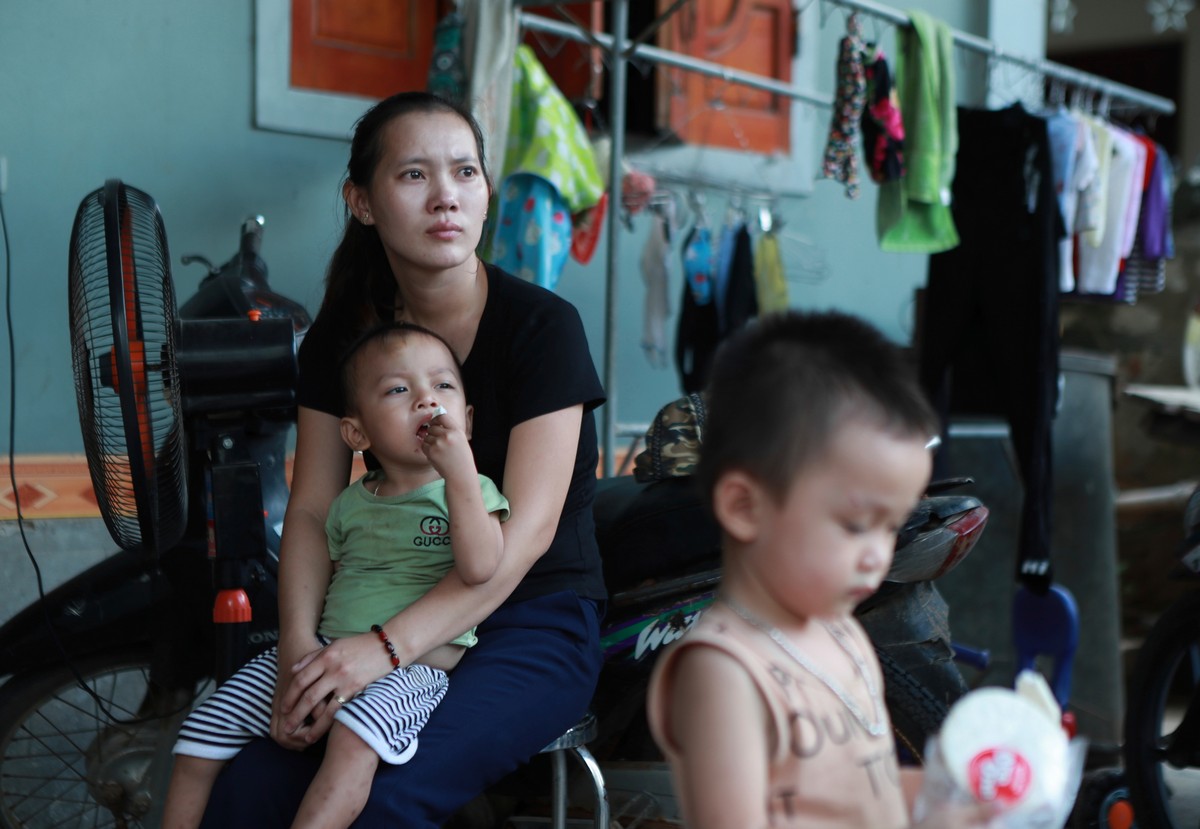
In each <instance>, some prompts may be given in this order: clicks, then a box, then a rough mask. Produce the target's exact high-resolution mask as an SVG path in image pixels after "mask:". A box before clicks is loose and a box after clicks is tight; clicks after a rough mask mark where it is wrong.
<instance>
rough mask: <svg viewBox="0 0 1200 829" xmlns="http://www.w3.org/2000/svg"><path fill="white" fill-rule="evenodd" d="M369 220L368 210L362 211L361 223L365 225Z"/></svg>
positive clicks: (369, 213) (369, 212)
mask: <svg viewBox="0 0 1200 829" xmlns="http://www.w3.org/2000/svg"><path fill="white" fill-rule="evenodd" d="M369 218H371V211H370V210H364V211H363V214H362V223H363V224H366V223H367V219H369Z"/></svg>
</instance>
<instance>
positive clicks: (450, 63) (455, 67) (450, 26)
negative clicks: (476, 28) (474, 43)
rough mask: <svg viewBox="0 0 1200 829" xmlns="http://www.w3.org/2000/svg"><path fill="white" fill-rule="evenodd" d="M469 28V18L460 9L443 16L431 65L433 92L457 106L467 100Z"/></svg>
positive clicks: (429, 82) (431, 87) (435, 39)
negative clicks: (466, 33)
mask: <svg viewBox="0 0 1200 829" xmlns="http://www.w3.org/2000/svg"><path fill="white" fill-rule="evenodd" d="M465 25H466V18H464V17H463V14H462V12H460V11H458V10H457V9H455V10H453V11H451V12H450V13H449V14H446V15H443V16H442V18H441V19H440V20H439V21H438V23H437V27H436V28H434V30H433V57H432V58H431V59H430V61H429V80H428V83H427V87H428V89H429V91H430V92H433V93H435V94H437V95H441V96H442V97H443V98H445V99H447V100H450V101H456V102H461V101H462V100H463V99H464V98H465V97H466V87H467V69H466V62H465V59H464V57H463V27H464V26H465Z"/></svg>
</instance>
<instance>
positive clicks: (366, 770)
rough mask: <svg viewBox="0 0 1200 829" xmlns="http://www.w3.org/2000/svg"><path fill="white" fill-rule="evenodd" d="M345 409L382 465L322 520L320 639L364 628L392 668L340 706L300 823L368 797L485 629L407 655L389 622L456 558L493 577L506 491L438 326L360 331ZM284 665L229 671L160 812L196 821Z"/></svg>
mask: <svg viewBox="0 0 1200 829" xmlns="http://www.w3.org/2000/svg"><path fill="white" fill-rule="evenodd" d="M342 376H343V386H344V388H345V392H344V393H345V399H346V411H347V415H346V417H344V418H343V419H342V437H343V439H344V440H345V441H346V443H347V445H349V446H350V448H351V449H354V450H356V451H366V450H370V452H371V454H372V455H373V456H374V458H375V459H376V460H377V461H378V462H379V466H380V468H379V469H378V470H376V471H373V472H369V473H367V474H366V475H365V476H363V478H362V479H360V480H359V481H357V482H356V483H354V484H351V485H350V487H348V488H347V489H346V491H345V492H343V493H342V495H341V496H340V497H339V498H338V499H337V500H336V501H334V503H333V504H332V506H331V507H330V510H329V516H328V519H327V521H326V531H327V535H328V540H329V555H330V559H331V562H332V564H331V574H332V578H331V580H330V582H329V584H328V588H327V590H326V594H325V609H324V612H323V614H322V617H321V627H320V630H319V631H314V634H315V635H319V639H318V644H320V643H323V642H326V641H328V640H331V639H337V638H343V637H348V636H356V635H365V636H367V637H371V638H374V639H377V640H378V642H377V648H378V652H379V658H380V659H381V660H382V659H390V660H391V663H392V666H393V668H394V670H392V672H391V673H389V674H387V675H386V676H384V677H383V678H382V679H380V680H378V681H376V682H374V683H372V684H371V685H368V686H367V687H366V688H365V689H364V690H363V691H362V693H361V694H359V695H357V696H352V697H351V698H350V699H347V698H346V697H345V696H342V695H339V694H337V693H336V692H335V693H334V694H332V695H331V697H330V698H329V699H328V700H327V701H326V703H325V704H326V705H334V706H337V707H338V710H337V712H336V713H335V714H334V719H335V725H334V727H333V728H332V729H331V730H330V732H329V740H328V743H327V746H326V749H325V757H324V760H323V761H322V764H321V769H320V771H319V772H318V774H317V777H316V778H315V779H314V780H313V782H312V785H310V786H309V788H308V792H307V794H306V795H305V797H304V800H303V802H302V803H301V806H300V812H299V814H298V815H297V818H296V822H295V824H294V825H296V826H304V827H316V826H320V827H346V826H349V825H350V823H351V822H352V821H353V820H354V818H355V816H356V815H358V813H359V812H360V811H361V809H362V806H363V804H364V803H365V802H366V798H367V794H368V792H369V790H370V786H371V780H372V779H373V777H374V774H375V768H376V765H377V764H378V762H379V760H381V759H382V760H384V761H385V762H388V763H393V764H400V763H405V762H407V761H408V760H409V759H410V758H411V757H412V756H413V754H414V753H415V752H416V750H417V732H419V731H420V729H421V727H422V726H423V725H424V724H425V722H426V720H428V718H429V714H430V712H431V711H432V710H433V708H434V707H435V706H436V705H437V704H438V702H439V701H440V700H441V698H442V696H444V695H445V693H446V686H447V679H446V672H448V671H450V670H452V669H453V668H454V666H455V665H457V664H458V660H459V659H460V658H461V657H462V654H463V652H464V650H465V649H466V648H467V647H470V646H471V645H473V644H474V643H475V635H474V630H468V631H466V632H465V633H464V634H462V635H461V636H459V637H458V638H457V639H455V640H454V641H453V642H450V643H448V644H445V645H442V646H440V647H437V648H435V649H434V650H432V651H430V652H429V653H427V654H425V655H424V656H423V657H422V658H421V659H419V660H418V661H417V663H414V664H413V665H410V666H407V667H400V666H399V659H398V658H397V657H396V655H395V651H394V649H393V647H392V644H391V642H390V641H388V639H387V636H386V634H384V633H383V632H382V628H381V627H380V625H382V623H384V622H386V621H387V620H388V619H390V618H392V617H393V616H394V615H395V614H397V613H398V612H400V611H401V610H402V609H403V608H405V607H407V606H408V605H409V604H411V603H412V602H413V601H415V600H416V599H417V598H418V597H419V596H421V595H422V594H423V593H424V592H425V591H426V590H428V589H429V588H431V587H432V586H433V585H434V584H436V583H437V582H438V581H439V580H440V579H441V578H442V576H444V575H445V574H446V572H447V571H448V570H449V569H450V568H451V567H453V568H455V569H456V570H457V572H458V575H459V577H460V578H461V579H462V580H463V581H464V582H466V583H468V584H481V583H483V582H486V581H487V580H488V579H490V578H491V577H492V575H493V574H494V573H495V571H496V568H497V566H498V565H499V563H500V556H501V553H502V551H503V541H502V538H501V532H500V521H501V520H502V519H503V518H505V517H507V514H508V503H507V501H506V500H505V499H504V496H502V495H501V494H500V492H499V490H497V488H496V486H495V484H493V483H492V482H491V480H489V479H488V478H486V477H484V476H482V475H479V474H478V473H477V472H476V468H475V460H474V457H473V456H472V454H471V448H470V446H469V445H468V442H467V441H468V439H469V437H470V434H471V417H472V411H471V408H470V407H469V406H467V404H466V396H465V393H464V390H463V385H462V376H461V372H460V367H459V365H458V361H457V360H456V359H455V356H454V354H453V352H452V351H451V350H450V347H449V346H448V345H446V343H445V342H444V341H443V340H442V339H441V338H440V337H438V336H437V335H436V334H433V333H432V332H430V331H427V330H425V329H423V328H419V327H417V326H414V325H409V324H406V323H394V324H389V325H384V326H382V327H380V328H377V329H374V330H373V331H371V332H369V333H368V334H366V335H364V336H363V338H362V339H360V340H359V341H358V343H357V344H356V345H355V346H354V347H352V348H351V349H350V351H349V353H348V354H347V356H346V358H345V360H344V363H343V369H342ZM277 677H278V665H277V658H276V652H275V650H274V649H271V650H270V651H268V652H266V653H264V654H263V655H262V656H260V657H258V658H256V659H254V660H252V661H251V662H250V663H248V664H247V665H246V666H245V667H243V668H242V669H241V670H240V671H238V673H237V674H235V675H234V676H233V677H231V678H230V679H229V680H228V681H227V682H226V683H224V684H223V685H222V686H221V687H220V688H219V689H218V690H217V692H216V693H215V694H214V695H213V696H212V697H210V698H209V700H208V701H206V702H205V703H204V704H203V705H202V706H200V707H199V708H197V709H196V711H194V712H193V713H192V714H191V715H190V716H189V717H188V719H187V721H186V722H185V723H184V724H183V727H182V729H181V731H180V739H179V742H178V743H177V745H176V746H175V753H176V755H177V756H176V759H175V769H174V772H173V775H172V779H171V788H170V792H169V793H168V797H167V806H166V814H165V817H164V823H163V825H164V826H165V827H167V829H179V828H180V827H192V826H196V825H198V824H199V822H200V818H201V816H202V815H203V813H204V807H205V804H206V802H207V800H208V795H209V792H210V791H211V789H212V785H213V781H214V779H215V778H216V775H217V773H218V772H219V771H220V769H221V767H222V766H223V765H224V762H225V761H226V760H228V759H229V758H231V757H233V756H234V755H235V754H237V752H238V751H239V750H240V749H241V747H242V746H243V745H245V744H246V743H247V742H249V741H250V739H252V738H254V737H264V736H270V722H271V704H272V695H273V694H274V690H275V684H276V681H277Z"/></svg>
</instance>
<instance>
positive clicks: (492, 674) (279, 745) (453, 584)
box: [204, 92, 604, 829]
mask: <svg viewBox="0 0 1200 829" xmlns="http://www.w3.org/2000/svg"><path fill="white" fill-rule="evenodd" d="M483 159H484V155H483V139H482V135H481V133H480V130H479V127H478V125H477V124H476V123H475V121H474V120H473V119H472V118H471V116H470V115H469V114H468V113H466V112H463V111H462V110H461V109H459V108H457V107H456V106H454V105H452V104H450V103H448V102H447V101H445V100H443V99H441V98H438V97H436V96H433V95H430V94H428V93H423V92H408V93H400V94H398V95H395V96H392V97H391V98H388V99H386V100H384V101H381V102H380V103H379V104H377V105H376V106H375V107H373V108H372V109H371V110H370V111H368V112H367V113H366V114H365V115H364V116H363V117H362V119H360V121H359V122H358V124H357V126H356V129H355V133H354V138H353V141H352V143H351V147H350V163H349V167H348V177H347V180H346V182H345V185H344V187H343V196H344V198H345V201H346V206H347V209H348V212H349V215H348V217H347V226H346V230H345V234H344V236H343V238H342V241H341V243H340V245H339V246H338V249H337V250H336V251H335V253H334V256H333V259H332V261H331V263H330V267H329V273H328V277H327V286H326V293H325V298H324V301H323V303H322V306H321V310H320V313H319V314H318V316H317V319H316V321H315V322H314V323H313V325H312V327H311V329H310V330H309V332H308V334H307V335H306V337H305V340H304V343H303V345H302V347H301V349H300V384H299V390H298V401H299V404H300V407H299V415H298V423H297V428H298V431H297V442H296V453H295V466H294V470H293V479H292V494H291V499H290V501H289V504H288V509H287V515H286V517H285V519H284V531H283V542H282V549H281V553H280V600H279V610H280V638H279V665H280V682H279V686H278V688H277V689H276V694H275V714H274V716H273V718H272V727H271V733H272V736H273V738H274V740H273V741H267V740H262V741H259V742H257V743H254V744H252V745H251V746H249V747H247V749H246V750H244V751H243V752H242V753H241V754H240V755H239V756H238V757H237V759H236V761H235V762H234V763H232V764H230V766H229V767H227V769H226V771H225V772H224V773H223V774H222V777H221V779H220V780H219V781H218V783H217V787H216V789H215V790H214V792H213V796H212V799H211V801H210V803H209V808H208V811H207V813H206V815H205V823H204V825H205V826H209V827H219V828H220V829H229V827H231V826H255V827H260V826H261V827H267V826H288V825H290V823H291V820H292V817H293V815H294V814H295V810H296V806H297V805H298V803H299V802H300V798H301V797H302V796H303V793H304V789H305V787H306V786H307V784H308V782H309V780H310V779H311V776H312V774H313V773H315V771H316V768H317V765H318V763H319V757H314V756H313V754H314V752H305V751H303V750H304V749H306V748H308V747H309V746H311V745H313V744H314V743H316V742H317V741H319V740H320V739H321V738H322V737H323V736H324V735H325V733H326V732H327V731H328V729H329V726H330V723H331V722H332V719H333V715H334V713H335V711H336V709H337V706H338V703H337V698H338V697H342V698H349V697H350V696H352V695H353V694H355V693H357V692H359V691H360V690H362V689H363V688H364V687H365V686H366V685H367V684H369V683H370V682H372V681H374V680H376V679H378V678H379V677H381V676H382V675H384V674H385V673H386V672H387V671H389V670H391V668H392V660H391V653H390V651H391V650H393V649H394V651H395V654H396V655H397V656H398V657H399V664H401V665H407V664H408V663H409V662H411V661H412V659H413V658H415V657H416V656H417V655H419V654H421V653H424V652H425V651H428V650H429V649H430V648H431V647H432V646H433V645H435V644H437V643H440V642H446V641H449V640H451V639H453V638H454V637H455V636H456V635H458V634H460V633H461V632H463V631H464V630H466V629H467V628H469V627H471V626H473V625H478V636H479V644H478V645H477V646H476V647H474V648H472V649H471V650H470V652H468V653H467V655H466V656H464V658H463V660H462V662H461V663H460V665H459V666H458V668H457V669H456V671H455V674H454V681H453V682H452V683H451V684H450V689H449V691H448V693H447V694H446V697H445V699H444V700H443V701H442V703H441V705H440V706H439V707H438V708H437V709H436V711H435V713H434V715H433V716H432V717H431V719H430V720H429V723H428V724H427V725H426V727H425V729H424V730H423V731H422V732H421V735H420V739H419V746H418V748H417V752H416V755H415V757H414V758H413V759H412V761H410V762H409V763H407V764H405V765H402V766H394V767H389V768H381V769H380V770H379V772H378V773H377V774H376V776H375V780H374V783H373V785H372V791H371V797H370V800H369V801H368V803H367V806H366V808H365V809H364V810H363V812H362V814H361V815H360V817H359V819H358V821H357V822H356V824H355V825H361V826H384V825H386V826H405V827H416V826H429V827H434V826H440V825H441V824H442V822H443V821H444V820H445V819H446V818H447V817H448V816H449V815H451V814H452V813H453V812H454V810H455V809H457V807H458V806H460V805H461V804H462V803H465V802H466V801H467V800H469V799H470V798H471V797H473V796H474V795H475V794H477V793H479V792H480V791H482V790H483V789H484V788H486V786H488V785H489V784H490V783H492V782H494V781H496V780H498V779H499V778H500V777H502V776H503V775H504V774H506V773H508V772H509V771H511V770H512V769H514V768H515V767H516V766H518V765H519V764H520V763H522V762H524V761H525V760H527V759H528V758H529V757H531V756H532V755H533V754H536V753H537V752H538V751H539V750H540V749H541V748H542V747H543V746H545V745H546V744H547V743H549V742H550V741H551V740H553V739H554V738H556V737H558V736H559V735H560V734H561V733H562V732H564V731H565V730H566V729H567V728H568V727H570V726H571V725H572V724H573V723H574V722H575V721H576V720H577V719H578V718H579V717H580V716H581V715H582V713H583V712H584V710H585V709H586V707H587V704H588V701H589V699H590V697H591V693H592V691H593V690H594V688H595V683H596V678H597V675H598V673H599V667H600V654H599V644H598V643H599V630H598V629H599V616H600V605H601V603H602V602H603V600H604V587H603V580H602V578H601V575H600V564H599V554H598V551H597V549H596V546H595V540H594V528H593V524H592V514H591V508H592V497H593V492H594V487H595V470H596V462H597V448H596V431H595V424H594V420H593V416H592V410H593V409H594V408H595V407H596V406H598V405H600V403H602V402H603V390H602V388H601V386H600V382H599V379H598V378H597V376H596V371H595V367H594V366H593V365H592V362H591V357H590V354H589V351H588V348H587V342H586V339H585V337H584V333H583V327H582V324H581V322H580V320H579V315H578V313H577V312H576V311H575V309H574V308H573V307H572V306H571V305H569V304H568V303H566V302H564V301H563V300H561V299H559V298H558V297H556V296H555V295H554V294H552V293H550V292H548V291H545V290H543V289H541V288H537V287H536V286H533V285H529V284H527V283H525V282H522V281H520V280H518V279H516V278H515V277H512V276H510V275H508V274H505V273H503V272H501V271H499V270H497V269H495V268H493V267H490V266H488V265H486V264H485V263H483V262H481V261H480V260H479V259H478V257H477V256H476V255H475V248H476V245H477V244H478V242H479V238H480V234H481V231H482V227H483V223H484V220H485V219H486V217H487V205H488V201H489V198H490V196H491V183H490V181H489V179H488V176H487V171H486V169H485V168H484V162H483ZM388 319H396V320H404V321H408V322H413V323H416V324H418V325H422V326H424V327H426V328H429V329H432V330H433V331H436V332H437V333H438V334H440V335H442V336H443V337H444V338H445V339H446V340H447V341H448V342H449V343H450V345H451V346H452V347H453V348H454V350H455V351H456V353H457V354H458V355H459V356H460V357H461V358H462V359H463V380H464V384H465V386H466V388H467V390H468V394H469V396H470V402H471V403H472V405H473V406H474V407H475V423H474V433H473V438H472V447H473V449H474V452H475V456H476V461H477V465H478V467H479V471H480V472H481V473H482V474H485V475H488V476H489V477H491V478H492V479H493V480H495V481H498V482H500V483H501V490H502V491H503V492H504V494H505V495H506V496H507V497H508V499H509V502H510V505H511V517H510V519H509V521H508V522H507V523H506V524H505V525H504V555H503V559H502V564H501V569H500V571H499V572H498V573H497V575H496V576H495V577H494V578H492V579H491V580H490V581H489V582H488V583H487V585H485V586H469V585H466V584H465V583H463V582H462V581H461V580H460V579H459V578H458V577H457V576H455V575H453V574H451V575H448V576H447V577H446V578H445V579H443V580H442V581H441V582H440V583H439V584H438V585H437V586H436V587H435V588H434V589H433V590H431V591H430V592H429V593H428V594H426V595H425V596H424V597H422V598H421V599H420V600H418V601H417V602H416V603H414V604H413V605H411V606H410V607H409V608H407V609H406V610H404V611H403V612H401V613H400V614H398V615H397V616H395V617H393V618H392V619H387V620H380V625H381V626H382V627H383V635H382V636H377V635H376V634H373V633H372V634H364V635H361V636H355V637H351V638H348V639H340V640H338V641H336V642H334V643H332V644H331V645H329V646H328V647H325V648H323V649H316V647H317V646H316V644H315V631H316V627H317V622H318V621H319V618H320V613H321V604H322V597H323V595H324V591H325V586H326V584H327V583H328V581H329V577H330V572H331V566H330V561H329V555H328V553H327V550H326V545H325V532H324V521H325V515H326V512H327V509H328V507H329V504H330V503H331V502H332V500H333V498H334V497H335V496H336V495H337V494H338V493H339V492H340V491H341V490H342V489H343V488H344V487H345V486H346V484H347V483H348V481H349V476H350V466H351V455H350V453H349V452H348V451H347V449H346V446H345V443H343V441H342V439H341V437H340V433H339V428H338V421H339V417H340V415H341V412H342V401H341V391H340V389H339V388H338V384H337V380H336V378H337V363H338V358H339V355H340V354H341V352H342V351H343V349H344V348H345V346H346V345H348V344H349V343H350V342H352V341H353V340H354V339H355V337H356V336H357V335H358V333H360V332H361V331H363V330H365V329H366V328H368V327H370V326H371V325H373V324H375V323H377V322H379V321H383V320H388ZM384 637H386V638H384ZM381 639H382V640H383V641H381ZM292 665H294V666H295V669H294V671H293V672H292V673H291V676H290V680H289V678H288V666H292ZM287 749H291V750H290V751H289V750H287Z"/></svg>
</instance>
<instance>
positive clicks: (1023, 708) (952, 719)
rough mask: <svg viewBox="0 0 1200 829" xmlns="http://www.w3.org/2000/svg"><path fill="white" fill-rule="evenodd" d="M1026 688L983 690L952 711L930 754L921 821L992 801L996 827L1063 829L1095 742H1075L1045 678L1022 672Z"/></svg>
mask: <svg viewBox="0 0 1200 829" xmlns="http://www.w3.org/2000/svg"><path fill="white" fill-rule="evenodd" d="M1017 685H1018V690H1015V691H1014V690H1011V689H1008V688H980V689H978V690H975V691H971V692H970V693H968V694H966V695H965V696H963V697H962V698H961V699H960V700H959V701H958V702H956V703H955V704H954V706H953V707H952V708H951V709H950V713H949V715H947V717H946V720H945V722H944V723H943V724H942V728H941V730H940V731H939V732H938V733H937V734H935V735H934V736H932V737H930V739H929V744H928V746H927V748H926V752H925V779H924V783H923V786H922V789H921V792H920V795H919V796H918V798H917V803H916V807H915V810H914V817H915V819H916V820H917V821H918V822H919V821H920V820H922V819H923V818H925V817H926V816H927V815H929V814H931V813H932V812H934V811H937V810H939V809H941V808H943V807H945V806H949V805H953V804H964V803H970V802H971V801H972V800H974V801H978V802H985V803H992V804H994V805H995V807H996V809H997V815H996V817H995V818H994V819H993V820H992V821H991V823H990V824H989V825H990V826H991V827H994V829H1060V827H1062V826H1063V825H1064V824H1065V823H1066V820H1067V817H1068V816H1069V815H1070V813H1071V808H1072V806H1073V805H1074V803H1075V795H1076V793H1077V792H1078V791H1079V782H1080V779H1081V778H1082V776H1083V766H1084V761H1085V760H1086V755H1087V740H1085V739H1084V738H1082V737H1076V738H1073V739H1072V738H1070V737H1068V736H1067V733H1066V731H1065V730H1063V728H1062V723H1061V712H1060V711H1059V709H1058V705H1057V703H1056V702H1055V701H1054V697H1053V695H1051V693H1050V690H1049V687H1048V686H1046V682H1045V679H1043V678H1042V676H1041V675H1040V674H1036V673H1034V672H1032V671H1025V672H1022V675H1021V677H1019V678H1018V683H1017Z"/></svg>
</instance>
